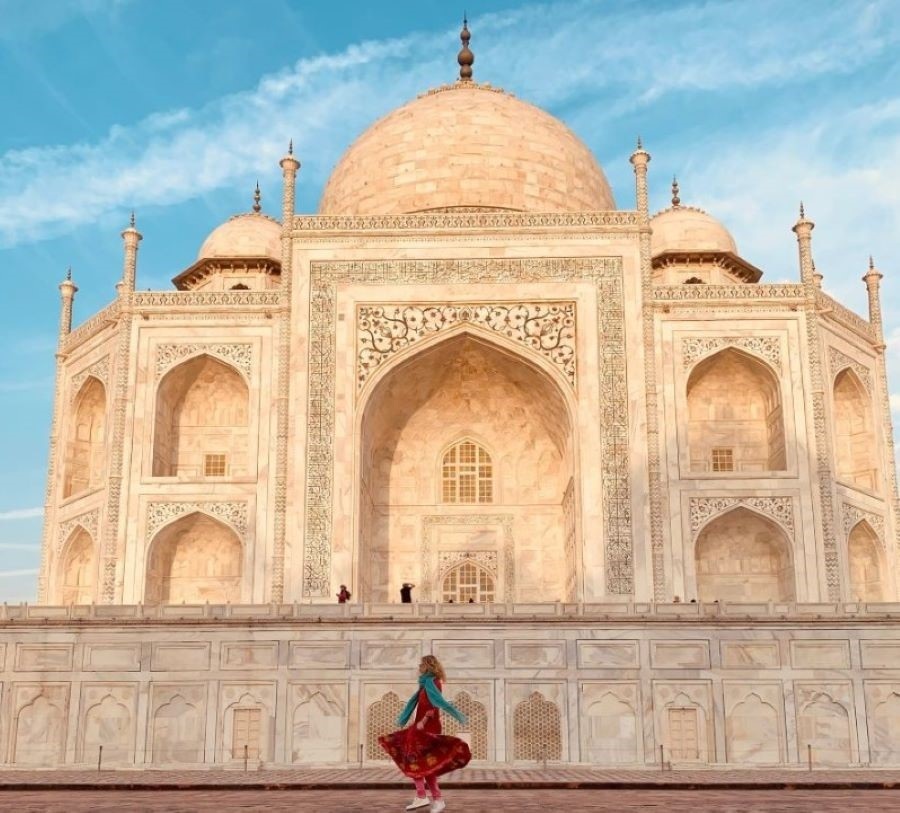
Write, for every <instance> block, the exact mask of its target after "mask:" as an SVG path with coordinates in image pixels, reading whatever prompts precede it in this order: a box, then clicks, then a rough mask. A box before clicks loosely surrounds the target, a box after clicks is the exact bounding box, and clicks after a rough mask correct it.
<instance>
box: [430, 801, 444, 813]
mask: <svg viewBox="0 0 900 813" xmlns="http://www.w3.org/2000/svg"><path fill="white" fill-rule="evenodd" d="M446 809H447V803H446V802H445V801H444V800H443V799H435V800H434V801H433V802H432V803H431V810H429V811H428V813H442V811H444V810H446Z"/></svg>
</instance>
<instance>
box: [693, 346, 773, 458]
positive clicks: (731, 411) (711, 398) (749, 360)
mask: <svg viewBox="0 0 900 813" xmlns="http://www.w3.org/2000/svg"><path fill="white" fill-rule="evenodd" d="M687 404H688V420H689V423H688V446H689V447H690V454H691V471H695V472H715V473H720V472H732V471H733V472H760V471H784V469H785V466H786V463H785V445H784V418H783V415H782V410H781V393H780V388H779V385H778V379H777V378H776V377H775V374H774V373H773V372H772V370H771V369H770V368H769V367H768V365H766V364H765V363H764V362H762V361H760V360H758V359H756V358H754V357H753V356H751V355H749V354H747V353H743V352H741V351H740V350H735V349H734V348H731V347H729V348H726V349H724V350H720V351H719V352H718V353H715V354H714V355H712V356H710V357H709V358H706V359H703V361H701V362H700V363H699V364H697V366H696V367H694V369H693V370H692V371H691V374H690V377H689V378H688V382H687Z"/></svg>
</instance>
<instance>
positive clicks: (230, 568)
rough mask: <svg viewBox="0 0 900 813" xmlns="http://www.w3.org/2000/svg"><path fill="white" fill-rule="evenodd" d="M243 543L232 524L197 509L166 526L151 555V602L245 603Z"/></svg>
mask: <svg viewBox="0 0 900 813" xmlns="http://www.w3.org/2000/svg"><path fill="white" fill-rule="evenodd" d="M242 574H243V545H242V544H241V540H240V539H239V538H238V535H237V534H236V533H235V532H234V530H232V529H231V528H230V527H228V526H227V525H225V523H223V522H219V520H216V519H213V518H212V517H210V516H209V515H207V514H203V513H200V512H194V513H193V514H188V515H186V516H183V517H181V518H180V519H178V520H176V521H175V522H172V523H170V524H169V525H166V526H165V527H164V528H163V529H162V530H160V532H159V533H158V534H157V535H156V536H155V537H154V539H153V542H152V544H151V545H150V553H149V556H148V557H147V582H146V587H145V598H144V600H145V601H146V603H147V604H180V603H181V602H185V603H187V604H203V603H204V602H207V601H208V602H210V603H211V604H225V603H228V602H231V603H232V604H236V603H239V602H240V601H241V583H242Z"/></svg>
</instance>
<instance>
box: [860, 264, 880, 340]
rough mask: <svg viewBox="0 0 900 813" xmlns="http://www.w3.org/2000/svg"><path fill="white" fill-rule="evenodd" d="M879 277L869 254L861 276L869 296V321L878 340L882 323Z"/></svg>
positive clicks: (878, 272)
mask: <svg viewBox="0 0 900 813" xmlns="http://www.w3.org/2000/svg"><path fill="white" fill-rule="evenodd" d="M881 278H882V273H881V272H880V271H879V270H878V269H877V268H876V267H875V260H873V259H872V257H871V255H870V256H869V268H868V270H867V271H866V273H865V275H864V276H863V282H864V283H865V284H866V293H867V294H868V296H869V322H870V323H871V324H872V327H874V328H875V332H876V333H877V334H878V338H879V340H883V336H884V325H883V323H882V317H881V290H880V289H881Z"/></svg>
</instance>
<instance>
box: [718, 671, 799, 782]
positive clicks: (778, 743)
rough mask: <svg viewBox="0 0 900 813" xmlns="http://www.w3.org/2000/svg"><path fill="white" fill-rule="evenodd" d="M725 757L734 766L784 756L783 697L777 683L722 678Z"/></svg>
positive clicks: (772, 762)
mask: <svg viewBox="0 0 900 813" xmlns="http://www.w3.org/2000/svg"><path fill="white" fill-rule="evenodd" d="M723 691H724V695H725V758H726V760H727V761H728V762H733V763H736V764H738V765H746V764H756V765H777V764H778V763H780V762H782V761H783V759H784V752H785V747H784V746H785V722H784V698H783V695H782V687H781V684H780V683H777V682H774V681H770V682H761V681H750V682H744V681H741V682H738V681H724V682H723Z"/></svg>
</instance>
